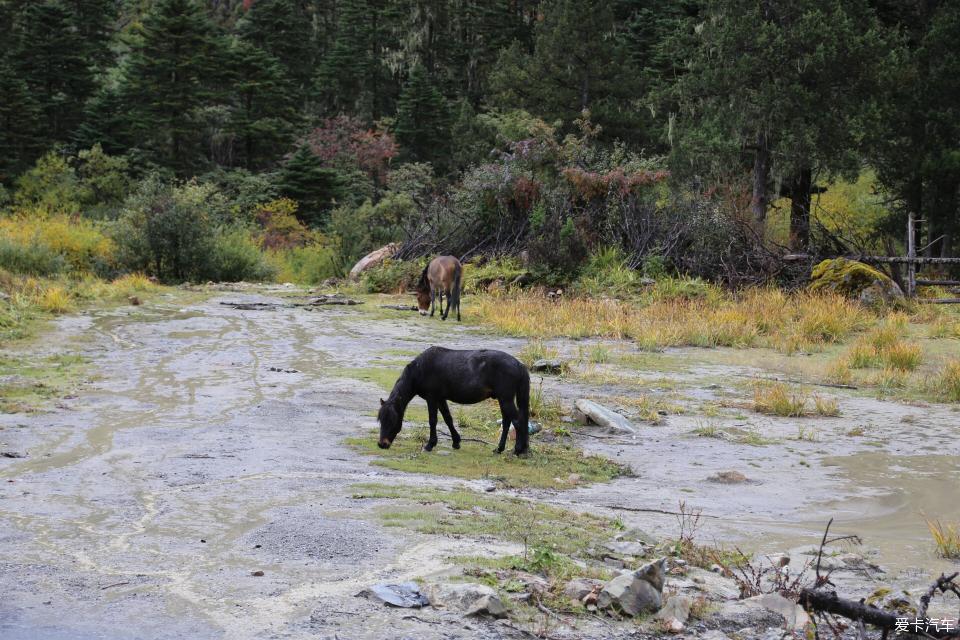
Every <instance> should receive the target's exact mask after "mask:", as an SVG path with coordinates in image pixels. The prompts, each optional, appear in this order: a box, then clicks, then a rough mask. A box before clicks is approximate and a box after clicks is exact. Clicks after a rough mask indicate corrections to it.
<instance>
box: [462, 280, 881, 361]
mask: <svg viewBox="0 0 960 640" xmlns="http://www.w3.org/2000/svg"><path fill="white" fill-rule="evenodd" d="M473 307H474V309H475V312H476V313H477V315H478V316H479V318H480V321H481V322H482V323H484V324H487V325H490V326H492V327H493V328H495V329H496V330H497V331H499V332H502V333H505V334H508V335H515V336H528V337H537V338H550V337H570V338H585V337H593V336H596V337H604V338H615V339H631V340H634V341H636V343H637V344H638V346H639V347H641V348H646V349H660V348H663V347H671V346H699V347H717V346H725V347H754V346H767V347H772V348H775V349H778V350H781V351H785V352H792V351H796V350H798V349H815V348H818V347H820V346H822V345H824V344H829V343H833V342H838V341H842V340H844V339H845V338H846V337H847V336H849V335H850V334H851V333H853V332H856V331H860V330H863V329H865V328H867V327H868V326H869V325H870V324H871V323H872V322H874V318H873V316H872V315H871V314H870V312H868V311H866V310H865V309H863V308H862V307H860V306H859V305H857V304H856V303H853V302H851V301H849V300H847V299H845V298H843V297H841V296H836V295H833V294H819V293H818V294H812V293H792V294H788V293H785V292H783V291H781V290H779V289H773V288H760V289H748V290H745V291H741V292H738V293H736V294H721V295H715V296H711V297H709V298H694V299H689V298H674V299H655V300H652V301H650V302H648V303H647V304H642V303H630V302H623V301H619V300H612V299H595V298H577V297H571V298H564V299H561V300H559V301H556V302H550V301H548V300H546V299H545V298H543V296H540V295H535V294H533V293H520V294H517V293H512V294H511V295H509V296H505V295H489V296H480V297H478V298H477V299H476V301H475V302H474V303H473Z"/></svg>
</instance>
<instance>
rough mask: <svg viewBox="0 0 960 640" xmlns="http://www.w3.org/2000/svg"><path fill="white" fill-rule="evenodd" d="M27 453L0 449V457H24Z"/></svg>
mask: <svg viewBox="0 0 960 640" xmlns="http://www.w3.org/2000/svg"><path fill="white" fill-rule="evenodd" d="M26 457H27V454H25V453H20V452H19V451H0V458H26Z"/></svg>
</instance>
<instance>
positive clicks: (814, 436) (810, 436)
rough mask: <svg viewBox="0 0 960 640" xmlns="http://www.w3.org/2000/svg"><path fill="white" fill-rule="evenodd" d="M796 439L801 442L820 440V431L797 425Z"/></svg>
mask: <svg viewBox="0 0 960 640" xmlns="http://www.w3.org/2000/svg"><path fill="white" fill-rule="evenodd" d="M796 439H797V440H800V441H801V442H818V441H819V440H820V432H819V431H817V430H816V429H811V428H809V427H797V438H796Z"/></svg>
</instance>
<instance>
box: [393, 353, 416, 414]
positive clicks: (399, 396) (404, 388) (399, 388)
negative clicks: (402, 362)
mask: <svg viewBox="0 0 960 640" xmlns="http://www.w3.org/2000/svg"><path fill="white" fill-rule="evenodd" d="M412 378H413V363H412V362H411V363H410V364H408V365H407V366H405V367H404V368H403V373H401V374H400V377H399V378H397V381H396V383H394V385H393V389H391V390H390V395H389V396H387V402H388V403H393V402H397V401H398V400H399V401H400V402H401V403H402V404H403V406H406V404H407V403H408V402H410V400H411V399H412V398H413V379H412Z"/></svg>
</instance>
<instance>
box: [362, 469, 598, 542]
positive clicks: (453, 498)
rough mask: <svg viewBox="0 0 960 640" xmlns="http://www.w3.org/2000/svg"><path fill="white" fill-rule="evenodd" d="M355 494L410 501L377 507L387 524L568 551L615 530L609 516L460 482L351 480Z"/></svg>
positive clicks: (371, 497) (422, 530)
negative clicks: (446, 486)
mask: <svg viewBox="0 0 960 640" xmlns="http://www.w3.org/2000/svg"><path fill="white" fill-rule="evenodd" d="M353 491H354V494H353V497H354V498H355V499H382V498H386V499H395V500H404V501H406V502H408V503H410V504H409V505H408V506H403V507H399V508H398V507H392V506H391V507H385V508H383V509H381V510H380V511H379V514H380V517H381V518H382V519H383V520H384V523H385V524H386V525H388V526H401V527H405V528H408V529H412V530H414V531H419V532H421V533H432V534H442V535H451V536H470V537H475V538H486V537H490V538H495V539H497V540H504V541H508V542H515V543H519V544H521V545H523V546H524V547H525V548H526V549H527V550H528V554H527V555H528V557H529V555H530V554H529V551H530V550H532V549H534V548H535V547H543V548H548V549H551V550H553V551H554V552H555V553H561V554H564V555H570V556H586V555H588V554H589V550H590V549H591V548H592V547H593V546H595V545H596V544H597V543H598V542H599V541H602V540H606V539H609V538H610V537H612V536H613V534H614V533H616V527H615V523H614V521H613V520H609V519H606V518H600V517H597V516H593V515H589V514H584V513H577V512H575V511H569V510H567V509H561V508H559V507H554V506H551V505H547V504H544V503H543V502H536V503H534V502H531V501H529V500H524V499H521V498H515V497H507V496H487V495H484V494H481V493H477V492H474V491H470V490H468V489H466V488H463V487H460V488H456V489H452V490H449V491H447V490H442V489H434V488H429V487H403V486H388V485H383V484H357V485H354V486H353Z"/></svg>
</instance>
